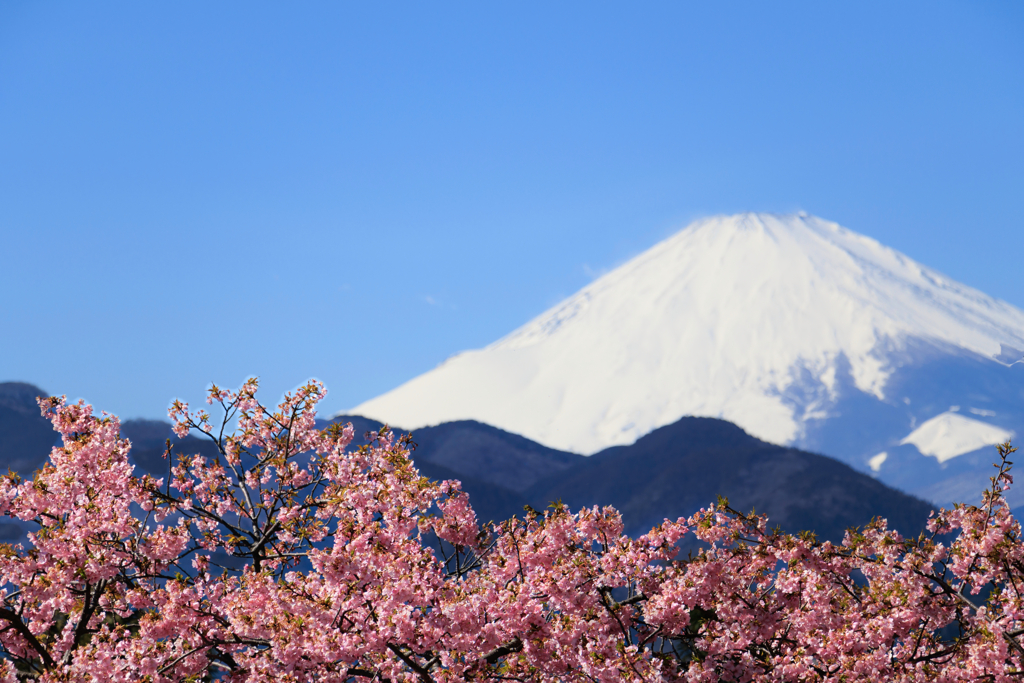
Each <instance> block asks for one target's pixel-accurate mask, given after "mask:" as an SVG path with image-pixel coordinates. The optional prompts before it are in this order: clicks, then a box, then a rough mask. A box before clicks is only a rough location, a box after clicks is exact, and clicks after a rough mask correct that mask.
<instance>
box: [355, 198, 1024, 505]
mask: <svg viewBox="0 0 1024 683" xmlns="http://www.w3.org/2000/svg"><path fill="white" fill-rule="evenodd" d="M1022 349H1024V311H1021V310H1020V309H1017V308H1015V307H1014V306H1011V305H1010V304H1008V303H1005V302H1002V301H999V300H996V299H993V298H991V297H989V296H986V295H985V294H983V293H982V292H979V291H977V290H975V289H972V288H970V287H967V286H965V285H962V284H959V283H957V282H955V281H953V280H951V279H949V278H947V277H946V276H944V275H941V274H939V273H938V272H936V271H934V270H931V269H929V268H927V267H925V266H923V265H921V264H918V263H916V262H915V261H913V260H912V259H910V258H908V257H906V256H904V255H903V254H900V253H899V252H897V251H894V250H893V249H890V248H888V247H886V246H884V245H882V244H880V243H879V242H877V241H875V240H873V239H871V238H868V237H865V236H863V235H860V234H857V233H855V232H853V231H851V230H848V229H846V228H843V227H841V226H839V225H837V224H835V223H831V222H828V221H825V220H822V219H820V218H816V217H813V216H808V215H805V214H799V215H786V216H778V215H769V214H741V215H736V216H718V217H713V218H708V219H704V220H700V221H697V222H695V223H693V224H691V225H689V226H688V227H686V228H685V229H683V230H682V231H680V232H678V233H677V234H675V235H674V236H672V237H670V238H669V239H666V240H665V241H663V242H661V243H659V244H657V245H655V246H654V247H652V248H651V249H649V250H647V251H646V252H644V253H642V254H640V255H639V256H637V257H635V258H633V259H632V260H630V261H629V262H627V263H625V264H624V265H622V266H620V267H619V268H617V269H615V270H613V271H611V272H609V273H607V274H606V275H604V276H603V277H601V278H599V279H597V280H595V281H594V282H592V283H591V284H589V285H588V286H586V287H584V288H583V289H582V290H580V291H579V292H578V293H576V294H575V295H573V296H571V297H569V298H568V299H566V300H565V301H563V302H562V303H560V304H558V305H557V306H555V307H554V308H552V309H550V310H548V311H546V312H545V313H543V314H542V315H540V316H538V317H537V318H535V319H534V320H532V321H530V322H528V323H527V324H525V325H523V326H522V327H520V328H519V329H517V330H515V331H513V332H512V333H511V334H509V335H508V336H506V337H504V338H502V339H500V340H498V341H496V342H494V343H493V344H491V345H490V346H487V347H486V348H483V349H479V350H474V351H466V352H464V353H460V354H458V355H456V356H453V357H452V358H449V359H448V360H447V361H445V362H444V363H442V364H441V365H439V366H438V367H437V368H435V369H433V370H431V371H429V372H427V373H425V374H423V375H420V376H419V377H416V378H414V379H412V380H410V381H408V382H406V383H405V384H403V385H401V386H399V387H397V388H396V389H393V390H392V391H389V392H387V393H385V394H383V395H381V396H379V397H377V398H374V399H372V400H370V401H367V402H365V403H363V404H361V405H359V406H356V407H355V408H353V409H351V410H349V411H346V412H348V413H349V414H357V415H363V416H366V417H370V418H374V419H379V420H383V421H387V422H390V423H391V424H397V425H401V426H402V427H404V428H407V429H416V428H419V427H424V426H428V425H434V424H439V423H442V422H449V421H454V420H464V419H473V420H478V421H480V422H485V423H488V424H491V425H494V426H496V427H500V428H502V429H504V430H507V431H510V432H514V433H517V434H521V435H523V436H525V437H527V438H530V439H533V440H535V441H537V442H540V443H541V444H544V445H546V446H549V447H552V448H557V449H561V450H567V451H574V452H577V453H583V454H590V453H594V452H596V451H598V450H601V449H603V448H606V447H609V446H615V445H622V444H630V443H633V442H635V441H636V440H637V439H639V438H640V437H642V436H644V435H645V434H648V433H650V432H651V431H652V430H654V429H656V428H658V427H661V426H663V425H667V424H670V423H672V422H675V421H676V420H678V419H679V418H680V417H682V416H686V415H693V416H704V417H717V418H723V419H725V420H729V421H731V422H733V423H735V424H737V425H739V426H740V427H742V428H743V429H744V430H746V431H747V432H748V433H750V434H751V435H753V436H756V437H758V438H760V439H763V440H766V441H770V442H774V443H778V444H784V445H789V446H794V447H797V448H801V449H804V450H812V451H816V452H819V453H824V454H827V455H831V456H833V457H836V458H838V459H840V460H843V461H845V462H847V463H849V464H851V465H853V466H854V467H855V468H858V469H861V470H862V471H865V472H868V473H872V474H873V475H875V476H877V477H878V478H879V479H880V480H882V481H883V482H885V483H887V484H890V485H893V486H896V487H898V488H901V489H903V490H905V491H908V492H910V493H913V494H915V495H917V496H920V497H922V498H925V499H928V500H931V501H932V502H934V503H939V504H948V503H949V502H951V501H954V500H960V501H969V500H972V499H976V498H977V496H978V495H979V493H980V491H981V490H982V489H983V488H984V486H985V485H986V484H987V479H988V477H989V476H990V474H991V470H992V468H991V466H990V465H991V463H992V461H993V459H994V458H995V449H994V448H992V445H993V444H996V443H1001V442H1003V441H1005V440H1007V439H1010V438H1012V437H1013V436H1014V435H1015V434H1019V433H1022V432H1024V362H1021V361H1022V359H1024V351H1022ZM1011 503H1012V504H1014V505H1020V504H1022V503H1024V492H1021V493H1014V492H1012V491H1011Z"/></svg>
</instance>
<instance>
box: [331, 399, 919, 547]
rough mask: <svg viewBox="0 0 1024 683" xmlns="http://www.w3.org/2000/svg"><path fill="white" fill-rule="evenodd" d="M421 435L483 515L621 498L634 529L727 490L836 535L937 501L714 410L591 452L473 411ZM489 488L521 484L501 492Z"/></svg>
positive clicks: (791, 521)
mask: <svg viewBox="0 0 1024 683" xmlns="http://www.w3.org/2000/svg"><path fill="white" fill-rule="evenodd" d="M335 419H336V420H337V421H340V422H349V421H351V422H352V423H353V427H355V431H356V434H357V435H362V434H363V433H364V432H366V431H367V430H372V429H379V427H380V424H381V423H379V422H376V421H374V420H368V419H366V418H363V417H354V416H339V417H338V418H335ZM413 440H414V441H415V442H416V443H417V445H418V447H417V449H416V451H415V452H414V453H413V458H414V460H415V461H416V464H417V466H418V467H419V468H420V470H421V471H422V472H423V473H424V474H425V475H427V476H433V475H432V474H431V473H430V471H429V470H430V468H432V467H437V466H438V465H440V464H441V463H443V464H444V465H445V466H446V467H447V469H448V470H449V471H450V472H453V473H454V475H455V476H456V477H458V478H459V479H461V480H462V482H463V488H464V489H465V490H466V491H467V492H469V494H470V499H471V500H472V501H473V504H474V507H476V508H477V509H478V512H481V510H480V506H481V505H486V509H487V510H488V511H493V512H496V513H499V514H496V515H494V514H493V513H492V515H491V516H487V515H484V514H479V516H480V518H481V519H491V518H493V519H502V518H507V517H509V516H511V515H522V513H523V511H522V503H523V501H525V502H528V503H529V504H531V505H532V506H533V507H535V508H537V509H543V508H544V507H546V506H547V505H548V504H549V503H551V502H553V501H555V500H561V501H562V502H563V503H565V504H567V505H568V506H569V507H570V508H571V509H573V510H578V509H580V508H581V507H590V506H593V505H613V506H614V507H616V508H617V509H618V510H619V511H620V512H621V513H622V514H623V519H624V521H625V523H626V531H627V533H629V534H631V535H637V534H641V533H644V532H646V531H648V530H649V529H650V528H651V527H653V526H654V525H656V524H658V523H660V522H661V521H662V520H663V519H665V518H669V519H676V518H677V517H681V516H684V515H690V514H692V513H694V512H696V511H697V510H699V509H700V508H702V507H706V506H707V505H709V504H710V503H713V502H714V501H715V500H716V498H717V496H718V495H723V496H726V497H727V498H728V499H729V502H730V505H732V507H734V508H736V509H738V510H740V511H743V512H749V511H750V510H751V509H756V510H757V512H759V513H764V514H767V515H768V516H769V518H770V520H771V524H772V526H775V525H778V526H780V527H782V528H783V529H784V530H785V531H790V532H798V531H805V530H809V531H814V532H815V533H817V534H818V536H819V537H820V538H822V539H826V538H827V539H830V540H834V541H839V540H841V539H842V537H843V534H844V532H845V531H846V529H847V528H849V527H851V526H863V525H864V524H867V523H868V522H869V521H870V520H871V519H872V518H873V517H876V516H880V517H885V518H886V519H888V521H889V524H890V526H893V527H895V528H898V529H899V530H900V531H901V532H902V533H904V534H907V535H911V534H917V533H919V532H920V531H922V530H923V529H924V524H925V521H926V520H927V518H928V513H929V512H931V510H932V509H933V506H932V505H931V504H929V503H927V502H925V501H922V500H919V499H917V498H914V497H912V496H909V495H907V494H905V493H902V492H900V491H897V490H895V489H892V488H890V487H888V486H886V485H884V484H882V483H881V482H879V481H877V480H875V479H873V478H871V477H869V476H867V475H864V474H861V473H860V472H857V471H856V470H854V469H853V468H851V467H849V466H848V465H845V464H843V463H841V462H839V461H838V460H834V459H832V458H827V457H825V456H822V455H816V454H814V453H807V452H805V451H801V450H798V449H795V448H785V447H782V446H776V445H773V444H769V443H766V442H764V441H761V440H760V439H756V438H754V437H752V436H750V435H749V434H747V433H746V432H744V431H743V430H742V429H740V428H739V427H737V426H736V425H734V424H732V423H730V422H726V421H724V420H717V419H713V418H693V417H689V418H683V419H681V420H679V421H678V422H675V423H674V424H671V425H668V426H666V427H662V428H660V429H657V430H655V431H654V432H652V433H651V434H649V435H647V436H645V437H643V438H642V439H640V440H639V441H637V442H636V443H635V444H632V445H630V446H615V447H612V448H608V449H606V450H604V451H601V452H600V453H597V454H595V455H593V456H590V457H584V456H579V455H575V454H572V453H566V452H564V451H557V450H554V449H550V448H546V447H544V446H541V445H540V444H537V443H535V442H532V441H530V440H529V439H526V438H525V437H521V436H518V435H516V434H511V433H509V432H506V431H504V430H501V429H498V428H496V427H491V426H490V425H485V424H482V423H479V422H474V421H459V422H448V423H445V424H441V425H437V426H434V427H427V428H423V429H418V430H415V431H414V432H413ZM445 476H447V477H449V478H450V477H451V476H452V475H450V474H449V475H445ZM530 480H533V483H532V484H530V485H529V486H528V487H523V482H526V481H530ZM484 484H489V485H490V486H489V487H488V488H486V489H485V488H483V485H484ZM491 487H498V488H499V489H502V490H504V491H505V492H506V493H513V492H514V493H519V494H520V495H519V496H517V497H514V498H508V499H506V500H501V501H500V502H499V499H498V498H497V497H495V495H494V493H493V488H491Z"/></svg>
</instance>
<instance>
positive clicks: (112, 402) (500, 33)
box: [0, 0, 1024, 417]
mask: <svg viewBox="0 0 1024 683" xmlns="http://www.w3.org/2000/svg"><path fill="white" fill-rule="evenodd" d="M711 5H714V6H713V7H712V6H711ZM1022 203H1024V3H1020V2H1007V3H1005V4H999V3H985V2H980V3H979V2H974V3H967V2H957V3H949V2H927V3H912V2H900V3H891V2H885V3H864V2H849V3H832V2H828V3H820V2H817V3H803V4H792V3H775V2H772V3H766V2H761V3H755V2H735V3H729V2H726V3H705V2H702V3H697V2H692V3H684V2H665V3H653V2H652V3H639V4H637V3H595V2H585V3H528V2H503V3H501V2H466V3H398V2H389V3H340V2H330V3H328V2H323V3H315V2H305V3H259V2H215V3H210V2H203V3H198V2H175V3H139V2H124V3H103V2H90V3H84V2H83V3H73V2H20V1H17V0H7V1H6V2H3V3H0V288H2V303H0V380H14V379H18V380H26V381H30V382H34V383H36V384H39V385H40V386H42V387H43V388H44V389H46V390H47V391H50V392H54V393H66V394H68V395H69V397H74V398H77V397H84V398H86V399H87V400H89V401H91V402H93V403H94V404H95V405H96V406H97V407H98V408H102V409H106V410H108V411H111V412H115V413H118V414H120V415H121V416H122V417H132V416H146V417H161V416H163V415H165V408H166V405H167V403H168V401H169V400H170V399H171V398H173V397H176V396H177V397H182V398H185V399H189V400H192V401H195V400H196V399H198V398H199V397H201V396H202V390H203V388H204V387H205V386H206V385H207V383H208V382H210V381H211V380H212V381H216V382H218V383H221V384H224V385H227V386H237V385H238V384H239V383H240V382H241V381H242V380H243V379H244V378H245V377H246V376H247V375H250V374H257V375H259V376H261V377H262V379H263V382H264V386H265V387H266V388H267V390H268V391H267V394H268V396H267V398H271V399H275V398H277V397H278V396H279V395H280V393H281V392H282V391H284V390H285V389H288V388H291V387H293V386H295V385H297V384H299V383H300V382H302V381H303V380H305V379H306V378H308V377H310V376H313V377H318V378H320V379H322V380H323V381H325V382H326V383H327V385H328V388H329V389H330V391H331V394H330V396H329V399H328V401H327V404H326V406H325V407H326V408H327V409H328V410H332V411H333V410H339V409H344V408H347V407H350V406H352V405H355V404H356V403H359V402H361V401H363V400H365V399H368V398H370V397H372V396H375V395H377V394H379V393H381V392H383V391H386V390H388V389H390V388H392V387H394V386H396V385H398V384H399V383H401V382H403V381H405V380H407V379H409V378H411V377H413V376H415V375H417V374H419V373H421V372H424V371H426V370H428V369H430V368H431V367H433V366H435V365H436V364H437V363H439V362H440V361H442V360H444V358H446V357H447V356H449V355H451V354H453V353H456V352H458V351H460V350H464V349H467V348H475V347H479V346H482V345H485V344H487V343H489V342H491V341H494V340H495V339H497V338H499V337H501V336H502V335H504V334H506V333H507V332H509V331H511V330H512V329H514V328H515V327H517V326H519V325H520V324H522V323H524V322H526V321H527V320H528V319H530V318H531V317H533V316H535V315H537V314H539V313H540V312H542V311H543V310H545V309H546V308H547V307H548V306H550V305H552V304H554V303H556V302H557V301H559V300H560V299H561V298H563V297H564V296H567V295H569V294H571V293H572V292H574V291H575V290H576V289H578V288H579V287H581V286H583V285H585V284H586V283H587V282H589V281H590V280H591V279H592V278H593V277H594V275H595V274H596V273H600V272H602V271H604V270H607V269H609V268H612V267H614V266H615V265H618V264H619V263H621V262H623V261H624V260H626V259H628V258H629V257H631V256H633V255H635V254H637V253H639V252H640V251H642V250H643V249H645V248H647V247H649V246H651V245H653V244H654V243H656V242H657V241H659V240H660V239H662V238H664V237H666V236H668V235H669V234H671V233H672V232H674V231H675V230H676V229H678V228H680V227H682V226H683V225H685V224H686V223H687V222H688V221H689V220H691V219H693V218H696V217H699V216H703V215H708V214H714V213H731V212H737V211H747V210H754V211H775V212H787V211H794V210H805V211H808V212H810V213H813V214H816V215H819V216H822V217H824V218H827V219H830V220H834V221H837V222H839V223H841V224H843V225H845V226H847V227H849V228H851V229H854V230H857V231H859V232H862V233H865V234H868V235H870V236H872V237H875V238H877V239H879V240H880V241H882V242H883V243H885V244H888V245H889V246H892V247H894V248H896V249H899V250H900V251H903V252H904V253H906V254H908V255H909V256H911V257H912V258H915V259H917V260H919V261H921V262H923V263H925V264H927V265H929V266H932V267H934V268H937V269H938V270H940V271H942V272H945V273H946V274H948V275H950V276H952V277H954V278H956V279H958V280H960V281H962V282H965V283H967V284H969V285H972V286H974V287H977V288H979V289H981V290H983V291H985V292H987V293H989V294H991V295H993V296H997V297H999V298H1002V299H1005V300H1007V301H1010V302H1011V303H1013V304H1015V305H1017V306H1020V307H1024V288H1022V283H1024V267H1022V266H1024V207H1022Z"/></svg>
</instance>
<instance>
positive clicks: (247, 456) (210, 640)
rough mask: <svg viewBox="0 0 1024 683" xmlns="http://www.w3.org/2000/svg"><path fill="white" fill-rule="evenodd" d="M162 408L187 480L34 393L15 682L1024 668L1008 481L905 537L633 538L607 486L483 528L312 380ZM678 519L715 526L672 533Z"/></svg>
mask: <svg viewBox="0 0 1024 683" xmlns="http://www.w3.org/2000/svg"><path fill="white" fill-rule="evenodd" d="M257 393H258V383H257V382H256V380H255V379H252V380H249V381H247V382H246V383H245V384H244V385H243V386H242V388H241V389H239V390H238V391H230V390H225V389H221V388H219V387H216V386H215V387H212V388H211V389H210V391H209V395H208V403H209V404H210V405H212V406H214V409H215V412H214V413H209V412H205V411H199V412H192V411H190V409H189V406H188V405H187V404H185V403H182V402H175V403H174V404H173V405H172V408H171V410H170V415H171V418H172V420H173V421H174V431H175V433H176V434H178V435H179V436H184V435H186V434H189V433H191V434H194V435H197V436H200V437H201V438H205V439H209V440H210V442H211V443H213V444H214V445H215V446H216V451H217V454H218V455H217V456H216V457H213V458H212V459H211V458H209V457H205V456H202V455H199V454H197V453H189V452H187V451H186V452H180V451H179V447H178V446H171V447H169V448H168V452H167V454H166V457H167V458H168V459H169V462H168V467H169V472H170V475H169V477H168V478H167V479H166V480H164V479H153V478H152V477H149V476H143V477H137V476H135V473H134V471H133V467H132V465H131V463H130V462H129V460H128V453H129V450H130V448H131V444H130V443H129V442H128V441H127V440H125V439H124V438H122V437H121V435H120V425H119V423H118V420H117V418H115V417H112V416H107V415H104V414H101V415H100V416H99V417H97V416H95V415H94V414H93V410H92V408H91V407H90V406H87V405H84V404H83V403H81V402H79V403H76V404H68V403H67V402H66V401H65V400H64V399H63V398H50V399H46V400H43V401H41V402H40V405H41V408H42V410H43V413H44V414H45V415H46V416H47V417H49V418H50V420H51V421H52V422H53V425H54V428H55V429H56V430H57V431H58V432H59V433H60V435H61V437H62V444H61V446H59V447H56V448H54V449H53V452H52V453H51V455H50V460H49V462H48V463H47V464H46V465H45V466H44V467H43V468H42V469H41V470H40V471H39V472H38V473H36V475H35V476H34V477H33V478H32V479H31V480H28V481H22V480H21V479H19V478H18V477H17V476H16V475H13V474H12V475H8V476H6V477H4V478H2V479H0V513H3V514H5V515H7V516H9V517H13V518H17V519H19V520H23V521H27V522H31V523H33V524H34V526H35V529H34V531H33V532H32V533H31V534H30V535H29V540H28V544H27V547H25V546H10V545H5V546H0V575H2V582H0V625H2V626H0V650H2V652H3V655H4V657H3V659H2V660H0V679H2V680H3V681H6V682H12V683H13V681H15V680H34V681H47V682H50V681H53V682H56V681H96V682H99V681H126V682H127V681H149V682H151V683H169V682H179V681H182V682H183V681H198V680H224V681H233V682H242V681H245V682H252V683H256V682H263V681H267V682H269V681H294V682H313V681H324V682H341V681H367V682H370V681H395V682H398V681H406V682H410V683H412V682H414V681H415V682H419V683H427V682H438V683H440V682H442V681H509V680H515V681H539V682H555V681H580V682H582V681H608V682H611V681H616V682H618V681H647V682H652V683H653V682H655V681H695V682H696V681H709V682H710V681H819V680H820V681H855V680H873V681H875V680H877V681H883V680H884V681H908V682H909V681H942V682H943V683H947V682H954V681H977V680H989V681H999V682H1008V681H1018V680H1020V679H1021V677H1022V676H1024V673H1022V672H1024V647H1022V644H1021V637H1022V635H1024V598H1022V595H1021V592H1020V591H1022V590H1024V545H1022V542H1021V529H1020V525H1019V523H1018V522H1017V521H1016V520H1015V519H1014V518H1013V516H1012V515H1011V514H1010V511H1009V508H1008V506H1007V504H1006V500H1005V497H1004V493H1005V491H1006V489H1007V488H1008V487H1009V486H1010V485H1011V484H1012V479H1011V478H1010V475H1009V470H1010V466H1011V463H1010V462H1009V460H1008V457H1009V455H1010V454H1011V453H1012V452H1013V448H1012V447H1011V446H1010V445H1009V444H1004V445H1003V446H1001V447H1000V448H999V454H1000V458H1001V460H1000V463H999V464H998V471H997V473H996V476H994V477H993V479H992V486H991V488H990V489H989V490H988V491H987V492H986V493H985V496H984V500H983V502H982V504H981V505H980V506H966V505H958V506H955V507H954V508H953V509H952V510H940V511H938V512H937V513H935V515H934V516H933V517H932V518H931V520H930V521H929V531H928V533H927V534H925V535H922V536H920V537H918V538H904V537H903V536H901V535H900V534H899V533H898V532H897V531H896V530H892V529H889V528H888V527H887V524H886V522H885V520H881V519H878V520H875V521H874V522H872V523H871V524H869V525H868V526H867V527H865V528H863V529H859V530H856V531H851V532H850V533H849V534H847V536H846V538H845V540H844V541H843V542H842V543H841V544H833V543H829V542H818V541H817V540H816V539H814V538H813V537H812V536H809V535H804V536H792V535H788V534H783V533H779V532H773V531H770V530H769V526H768V520H767V519H766V518H765V517H763V516H757V515H753V514H751V515H744V514H741V513H740V512H738V511H735V510H733V509H731V508H730V507H729V506H728V503H727V501H724V500H720V501H718V502H717V503H715V504H709V505H708V507H706V508H705V509H703V510H700V511H699V512H697V513H696V514H694V515H692V516H691V517H689V518H681V519H678V520H674V521H672V520H665V521H664V522H663V523H662V524H661V525H659V526H658V527H657V528H655V529H652V530H651V531H650V532H649V533H647V534H645V535H643V536H641V537H639V538H629V537H627V536H625V535H624V534H623V525H622V520H621V518H620V516H619V514H618V512H616V511H615V510H614V509H612V508H590V509H583V510H578V511H572V510H569V509H567V508H565V507H564V506H561V505H553V506H552V507H551V508H549V509H548V510H546V511H545V512H543V513H537V512H534V511H532V510H531V511H527V512H526V513H525V514H524V515H523V516H522V517H520V518H515V519H511V520H507V521H505V522H502V523H501V524H497V525H489V526H485V527H481V526H480V524H479V521H478V520H477V518H476V515H475V513H474V512H473V509H472V506H471V502H472V501H471V500H469V496H468V495H467V494H466V493H465V492H463V491H462V490H461V487H460V485H459V483H458V482H454V481H443V482H435V481H429V480H427V479H426V478H424V477H422V476H420V474H419V472H418V471H417V470H416V468H415V467H414V465H413V463H412V461H411V460H410V449H411V448H412V441H411V438H410V437H409V436H408V435H399V434H396V433H394V432H393V431H391V430H389V429H387V428H384V429H382V430H380V432H378V433H375V434H372V435H371V437H372V438H371V443H370V444H369V445H367V446H362V447H359V448H355V449H353V448H349V445H350V443H351V441H352V438H353V433H352V427H351V425H345V426H341V425H331V426H330V427H329V428H328V429H326V430H318V429H316V426H315V417H316V407H317V404H318V403H319V401H321V400H322V399H323V397H324V395H325V393H326V392H325V390H324V388H323V386H322V385H320V384H319V383H318V382H310V383H308V384H306V385H305V386H303V387H301V388H300V389H298V390H297V391H295V392H293V393H291V394H288V395H286V396H285V398H284V400H283V401H282V402H281V403H280V405H278V406H277V407H276V408H274V409H268V408H266V407H264V406H263V404H261V403H260V402H259V400H258V399H257ZM688 534H693V536H694V538H696V539H698V540H699V541H701V542H702V543H703V544H704V546H703V547H704V550H702V551H701V552H700V553H699V554H698V555H696V556H690V557H687V558H685V559H683V558H681V557H679V555H678V545H677V544H678V542H679V541H680V540H681V539H683V538H684V537H686V536H687V535H688Z"/></svg>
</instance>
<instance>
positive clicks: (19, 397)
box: [0, 382, 57, 476]
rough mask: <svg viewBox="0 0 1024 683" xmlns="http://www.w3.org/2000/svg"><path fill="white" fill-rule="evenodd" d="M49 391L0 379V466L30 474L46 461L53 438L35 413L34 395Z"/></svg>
mask: <svg viewBox="0 0 1024 683" xmlns="http://www.w3.org/2000/svg"><path fill="white" fill-rule="evenodd" d="M39 396H49V394H48V393H47V392H45V391H43V390H42V389H40V388H39V387H37V386H35V385H34V384H28V383H26V382H0V467H4V468H10V469H12V470H14V471H15V472H18V473H19V474H21V475H22V476H24V475H30V474H32V472H34V471H35V470H37V469H39V466H40V465H42V464H43V462H45V461H46V458H47V457H48V456H49V455H50V449H51V448H52V447H53V444H54V443H55V442H56V441H57V433H56V432H54V431H53V426H52V425H51V424H50V421H49V420H47V419H46V418H45V417H43V416H42V414H41V413H40V412H39V405H38V404H37V403H36V398H37V397H39Z"/></svg>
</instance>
